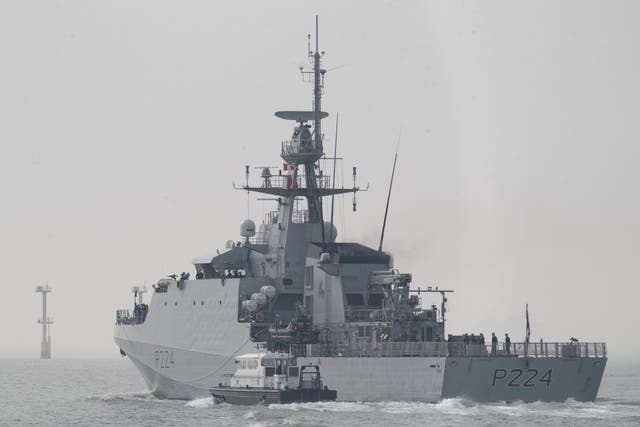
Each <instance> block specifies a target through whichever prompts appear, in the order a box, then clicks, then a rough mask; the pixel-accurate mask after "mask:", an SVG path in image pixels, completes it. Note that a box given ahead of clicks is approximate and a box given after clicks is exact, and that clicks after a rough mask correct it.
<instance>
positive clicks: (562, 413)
mask: <svg viewBox="0 0 640 427" xmlns="http://www.w3.org/2000/svg"><path fill="white" fill-rule="evenodd" d="M639 406H640V404H639V402H636V401H628V402H625V401H618V402H610V401H607V402H578V401H575V400H568V401H566V402H560V403H558V402H532V403H524V402H511V403H506V402H498V403H495V402H492V403H479V402H474V401H470V400H465V399H460V398H454V399H444V400H442V401H440V402H437V403H425V402H392V401H389V402H314V403H290V404H271V405H269V409H274V410H285V411H296V412H297V411H318V412H343V413H372V412H374V413H375V412H378V413H386V414H415V415H447V416H482V415H489V416H496V415H500V416H507V417H510V418H521V417H531V416H535V417H546V418H578V419H588V418H596V419H616V418H629V417H640V409H639Z"/></svg>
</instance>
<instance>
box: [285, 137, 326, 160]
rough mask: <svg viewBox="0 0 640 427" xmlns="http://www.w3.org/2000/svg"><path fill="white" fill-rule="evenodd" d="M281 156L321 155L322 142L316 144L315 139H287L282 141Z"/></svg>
mask: <svg viewBox="0 0 640 427" xmlns="http://www.w3.org/2000/svg"><path fill="white" fill-rule="evenodd" d="M281 154H282V155H283V156H296V155H300V154H322V141H321V142H320V143H319V144H316V141H315V139H302V140H300V139H289V140H286V141H282V152H281Z"/></svg>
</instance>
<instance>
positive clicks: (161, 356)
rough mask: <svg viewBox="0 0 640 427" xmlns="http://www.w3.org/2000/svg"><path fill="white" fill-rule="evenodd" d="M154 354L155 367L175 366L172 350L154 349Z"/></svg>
mask: <svg viewBox="0 0 640 427" xmlns="http://www.w3.org/2000/svg"><path fill="white" fill-rule="evenodd" d="M154 356H155V360H156V369H158V368H160V369H165V368H173V367H174V366H175V362H174V360H173V351H167V350H156V351H155V352H154Z"/></svg>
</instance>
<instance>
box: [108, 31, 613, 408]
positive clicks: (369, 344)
mask: <svg viewBox="0 0 640 427" xmlns="http://www.w3.org/2000/svg"><path fill="white" fill-rule="evenodd" d="M317 35H318V31H317V20H316V38H315V50H312V49H311V43H309V51H308V55H309V59H310V62H311V64H312V66H313V68H312V69H311V70H309V71H305V70H302V69H301V71H302V73H303V76H304V77H307V79H306V80H308V81H310V82H311V83H312V85H313V104H312V109H311V110H310V111H279V112H277V113H275V115H276V116H277V117H278V118H280V119H283V120H288V121H291V122H293V133H292V135H291V138H290V139H287V140H285V141H283V142H282V143H281V147H280V156H281V158H282V159H283V160H284V166H283V168H264V169H263V170H262V171H261V177H260V180H259V182H258V183H257V184H256V185H250V183H249V167H247V168H246V171H245V172H246V174H247V182H246V185H244V186H242V187H239V189H241V190H243V191H248V192H253V193H258V194H260V195H266V196H267V197H268V198H270V199H272V201H273V203H274V204H275V205H276V209H275V210H273V211H271V212H269V213H267V214H266V215H265V217H264V218H263V219H262V222H261V223H260V225H259V227H256V225H255V223H254V222H253V221H252V220H250V219H247V220H245V221H244V222H242V224H241V226H240V236H241V238H240V240H239V241H237V242H234V241H229V242H227V249H226V251H224V252H222V253H218V254H216V255H214V256H206V257H200V258H197V259H195V260H194V261H193V264H194V267H195V271H194V274H193V277H192V275H191V274H188V273H183V274H182V275H180V276H177V275H173V276H171V277H165V278H161V279H160V280H158V281H157V283H156V284H154V285H153V290H152V291H151V292H152V296H151V299H150V301H149V302H148V304H146V303H145V302H144V300H143V292H145V289H142V288H139V287H135V288H133V291H134V292H135V293H136V299H135V304H134V308H133V310H132V311H129V310H118V311H117V313H116V325H115V330H114V338H115V342H116V344H117V346H118V347H119V348H120V352H121V354H122V355H123V356H125V355H126V356H127V357H129V359H130V360H131V362H132V363H133V364H134V365H135V366H136V368H137V369H138V370H139V371H140V373H141V374H142V376H143V377H144V380H145V382H146V384H147V385H148V387H149V389H150V390H151V392H152V393H153V394H154V395H156V396H158V397H161V398H175V399H191V398H196V397H203V396H207V395H209V390H210V389H211V387H215V386H216V385H218V384H220V383H221V382H222V379H223V376H224V375H225V373H226V372H228V371H233V369H234V366H233V365H234V363H235V362H236V360H237V357H238V356H239V355H242V354H247V353H249V354H251V353H255V352H256V346H257V345H258V344H259V345H260V346H262V348H263V351H271V352H286V353H287V354H290V355H291V357H295V358H296V362H297V364H298V366H304V365H309V364H311V365H317V366H320V367H321V370H322V377H323V380H324V381H325V383H327V384H331V386H332V388H333V389H335V390H337V394H338V399H339V400H346V401H392V400H401V401H424V402H435V401H439V400H441V399H445V398H453V397H460V398H466V399H471V400H475V401H482V402H489V401H507V402H510V401H524V402H531V401H564V400H566V399H569V398H572V399H575V400H579V401H592V400H594V399H595V398H596V395H597V393H598V388H599V386H600V381H601V379H602V375H603V371H604V368H605V365H606V362H607V352H606V346H605V344H604V343H593V342H576V341H575V340H572V341H570V342H544V343H543V342H528V339H527V340H525V342H522V343H516V342H514V343H502V342H496V340H495V339H493V340H490V339H487V341H486V342H485V338H484V335H482V334H475V333H471V334H464V335H455V336H454V335H447V334H446V331H445V318H446V303H447V299H448V297H450V293H451V292H452V291H451V290H448V289H439V288H437V287H426V288H425V287H419V286H415V285H414V284H413V278H412V276H411V274H407V273H402V272H399V271H398V270H397V269H395V268H394V260H393V256H392V255H391V254H390V253H387V252H384V251H382V243H381V244H380V247H378V248H371V247H367V246H365V245H363V244H360V243H355V242H339V241H337V239H336V237H337V231H336V227H335V226H334V224H333V223H332V222H333V221H325V217H326V216H327V215H326V213H325V212H323V203H322V201H323V198H325V197H331V198H333V197H335V196H336V195H345V194H346V195H353V200H354V202H353V205H354V210H355V195H356V193H357V192H358V191H359V190H360V188H359V187H357V186H356V169H355V168H354V169H353V177H354V180H353V186H352V187H350V188H344V187H340V188H338V187H336V185H335V182H334V180H332V179H331V178H330V176H329V174H327V173H326V172H325V171H323V170H322V169H321V168H320V160H321V159H323V158H324V159H325V160H326V158H327V156H326V155H325V141H324V138H323V136H324V135H323V132H322V120H323V119H325V118H326V117H327V116H328V113H326V112H323V111H322V108H321V106H322V104H321V101H322V93H323V85H324V77H325V72H326V71H325V69H323V68H322V65H321V62H322V58H323V54H324V53H323V52H320V51H319V49H318V40H317ZM310 39H311V38H310V37H309V40H310ZM334 157H335V155H334ZM329 163H330V162H329ZM334 170H335V166H334ZM333 175H334V178H335V173H333ZM331 217H332V215H331ZM381 241H382V239H381ZM265 369H266V368H265Z"/></svg>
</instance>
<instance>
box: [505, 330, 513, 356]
mask: <svg viewBox="0 0 640 427" xmlns="http://www.w3.org/2000/svg"><path fill="white" fill-rule="evenodd" d="M504 348H505V349H506V350H507V354H511V338H509V334H504Z"/></svg>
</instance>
